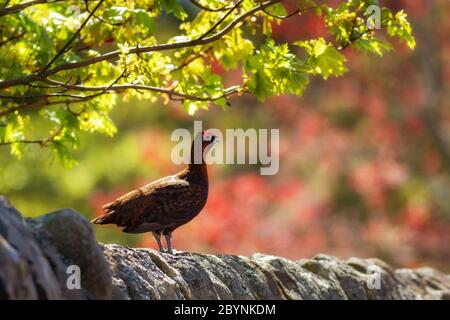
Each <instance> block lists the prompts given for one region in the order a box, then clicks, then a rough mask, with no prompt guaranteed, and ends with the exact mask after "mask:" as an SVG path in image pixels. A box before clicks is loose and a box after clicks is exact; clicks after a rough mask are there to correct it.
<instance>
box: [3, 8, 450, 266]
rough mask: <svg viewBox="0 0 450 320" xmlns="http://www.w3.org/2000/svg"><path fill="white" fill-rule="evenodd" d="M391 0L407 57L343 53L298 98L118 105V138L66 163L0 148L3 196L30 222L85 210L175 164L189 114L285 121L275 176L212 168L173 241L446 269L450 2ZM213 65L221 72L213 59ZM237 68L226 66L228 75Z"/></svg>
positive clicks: (314, 30)
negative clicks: (412, 45)
mask: <svg viewBox="0 0 450 320" xmlns="http://www.w3.org/2000/svg"><path fill="white" fill-rule="evenodd" d="M390 6H391V7H393V8H395V7H398V9H400V8H404V9H405V11H406V12H407V13H408V15H409V16H410V19H411V21H412V23H413V26H414V29H415V35H416V38H417V49H416V50H415V51H414V52H410V51H409V50H407V49H406V48H404V47H403V45H398V46H397V47H398V48H397V51H395V52H391V53H388V54H386V55H385V57H383V58H379V57H376V56H364V55H362V54H360V53H357V52H354V51H352V50H351V49H347V51H346V52H345V54H346V55H347V57H348V60H349V69H350V71H349V72H348V73H347V74H346V75H345V76H343V77H341V78H336V79H330V80H328V81H322V80H320V79H314V80H313V81H312V83H311V85H310V86H309V87H308V89H307V91H306V92H305V94H304V96H303V97H301V98H297V97H292V96H280V97H278V98H274V99H270V100H268V101H266V102H265V103H264V104H261V103H258V102H257V101H256V99H254V98H252V97H250V96H242V97H234V98H233V99H232V100H231V104H232V106H231V107H230V108H228V109H227V110H222V109H221V108H216V107H212V108H210V110H209V111H201V112H200V113H198V114H197V115H196V116H195V117H191V116H187V115H186V114H185V113H184V111H182V110H181V106H180V105H179V104H177V103H173V104H170V105H163V104H162V102H158V103H150V102H145V101H139V102H138V101H135V100H130V101H124V102H122V103H119V106H118V107H116V108H115V110H114V111H113V113H112V118H113V120H114V121H115V123H116V125H117V127H118V129H119V132H118V133H117V134H116V136H114V137H113V138H108V137H104V136H101V135H95V136H93V135H89V136H84V137H83V139H82V141H81V145H82V147H81V148H80V149H78V150H77V151H76V158H77V160H78V161H79V164H78V165H77V166H75V167H74V168H73V169H70V170H69V169H65V168H63V167H62V166H61V164H60V163H59V162H58V161H57V160H56V159H51V158H50V157H49V153H48V151H46V150H40V149H39V148H33V149H32V154H31V155H30V157H28V158H27V159H24V160H21V161H18V160H16V159H15V158H13V157H12V156H10V155H9V149H7V148H3V149H0V193H1V194H4V195H6V196H7V197H8V198H9V199H10V200H11V202H12V203H13V204H14V205H15V206H16V207H17V208H18V209H19V210H20V211H21V212H22V213H23V214H24V215H25V216H28V217H33V216H38V215H41V214H44V213H48V212H50V211H54V210H57V209H60V208H63V207H72V208H74V209H76V210H77V211H79V212H81V213H82V214H84V215H85V216H86V217H87V218H89V219H91V218H93V217H95V216H97V215H99V214H100V213H101V210H100V208H101V206H102V205H103V204H105V203H107V202H109V201H111V200H113V199H115V198H116V197H117V196H119V195H121V194H123V193H125V192H127V191H129V190H131V189H133V188H135V187H139V186H141V185H143V184H146V183H148V182H150V181H153V180H154V179H157V178H159V177H162V176H166V175H168V174H173V173H175V172H177V171H179V170H181V169H182V168H181V167H179V166H175V165H173V164H172V162H171V158H170V155H171V150H172V147H173V146H174V145H175V144H174V143H173V142H171V140H170V134H171V132H172V131H173V130H174V129H176V128H187V129H189V130H192V128H193V121H194V120H196V119H199V120H200V119H201V120H203V126H204V128H205V129H206V128H219V129H221V130H225V129H226V128H244V129H245V128H279V129H280V171H279V173H278V174H277V175H275V176H260V175H259V168H260V166H259V165H215V166H211V167H210V168H209V173H210V196H209V200H208V203H207V205H206V207H205V209H204V210H203V211H202V212H201V214H200V215H199V216H198V217H197V218H196V219H195V220H193V221H192V222H191V223H189V224H188V225H185V226H183V227H181V228H179V229H178V230H177V231H176V232H175V233H174V245H175V248H176V249H178V250H189V251H199V252H205V253H219V252H220V253H227V254H242V255H249V254H252V253H255V252H263V253H267V254H274V255H280V256H284V257H287V258H292V259H300V258H307V257H311V256H314V255H315V254H317V253H327V254H331V255H336V256H338V257H340V258H348V257H351V256H360V257H378V258H381V259H384V260H386V261H387V262H389V263H391V264H393V265H395V266H405V267H406V266H407V267H416V266H422V265H430V266H434V267H437V268H440V269H442V270H444V271H447V272H448V271H450V175H449V172H450V108H449V104H448V101H449V98H450V90H449V83H450V41H448V39H450V20H449V19H448V17H449V16H450V1H448V0H432V1H428V0H417V1H407V0H402V1H400V0H399V1H395V2H394V4H391V5H390ZM170 22H171V20H168V24H169V25H170ZM174 22H175V21H174ZM173 27H174V28H175V24H173ZM169 29H170V28H169ZM274 33H275V36H276V38H277V39H278V40H279V41H291V40H299V39H307V38H309V37H311V36H315V35H321V34H323V33H324V30H323V25H322V24H321V22H320V21H319V20H318V19H316V18H315V17H314V16H313V15H305V16H301V17H300V16H298V17H293V18H291V19H287V20H284V21H283V22H282V23H281V24H280V25H278V26H276V27H275V29H274ZM213 69H214V72H217V73H224V71H223V69H222V68H221V66H220V65H213ZM239 76H240V75H239V74H238V73H236V74H233V72H231V73H230V72H229V73H227V74H226V78H227V81H229V82H230V83H231V82H236V80H237V79H239ZM233 80H234V81H233ZM95 231H96V234H97V238H98V239H99V241H101V242H106V243H110V242H114V243H119V244H123V245H129V246H138V247H153V248H155V244H154V241H153V239H152V237H151V235H147V234H144V235H130V234H124V233H121V231H120V229H119V228H117V227H114V226H95Z"/></svg>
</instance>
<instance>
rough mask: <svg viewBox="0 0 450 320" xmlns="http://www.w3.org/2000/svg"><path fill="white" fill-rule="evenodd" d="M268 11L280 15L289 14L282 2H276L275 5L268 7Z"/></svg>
mask: <svg viewBox="0 0 450 320" xmlns="http://www.w3.org/2000/svg"><path fill="white" fill-rule="evenodd" d="M266 11H267V12H268V13H270V14H273V15H275V16H278V17H283V16H287V11H286V8H285V7H284V6H283V5H282V4H281V3H276V4H274V5H273V6H270V7H268V8H266Z"/></svg>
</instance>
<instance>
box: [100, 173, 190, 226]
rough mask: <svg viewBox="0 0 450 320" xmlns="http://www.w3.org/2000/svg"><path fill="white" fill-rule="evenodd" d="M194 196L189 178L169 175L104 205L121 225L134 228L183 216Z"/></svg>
mask: <svg viewBox="0 0 450 320" xmlns="http://www.w3.org/2000/svg"><path fill="white" fill-rule="evenodd" d="M195 198H196V195H195V194H194V193H193V192H192V190H191V187H190V185H189V183H188V182H187V181H186V180H184V179H180V178H178V177H177V176H169V177H166V178H162V179H159V180H156V181H154V182H152V183H150V184H148V185H146V186H144V187H141V188H139V189H136V190H133V191H131V192H129V193H126V194H124V195H123V196H121V197H119V198H118V199H116V200H115V201H113V202H111V203H109V204H106V205H105V206H104V209H105V211H106V212H107V214H112V215H115V223H116V224H117V225H119V226H125V227H128V228H129V229H132V228H134V227H137V226H139V225H141V224H143V223H147V224H149V223H151V224H153V225H155V227H157V226H158V225H159V226H164V225H168V224H171V223H174V222H176V221H178V220H182V219H183V212H184V211H185V210H186V207H189V206H191V205H192V202H193V201H195Z"/></svg>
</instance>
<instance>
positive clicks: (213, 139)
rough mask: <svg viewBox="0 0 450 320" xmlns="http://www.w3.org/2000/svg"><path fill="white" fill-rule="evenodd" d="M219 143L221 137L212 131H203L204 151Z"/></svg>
mask: <svg viewBox="0 0 450 320" xmlns="http://www.w3.org/2000/svg"><path fill="white" fill-rule="evenodd" d="M217 142H219V137H218V136H217V135H215V134H214V133H212V132H211V131H202V149H205V148H206V147H207V146H209V145H212V144H214V143H217Z"/></svg>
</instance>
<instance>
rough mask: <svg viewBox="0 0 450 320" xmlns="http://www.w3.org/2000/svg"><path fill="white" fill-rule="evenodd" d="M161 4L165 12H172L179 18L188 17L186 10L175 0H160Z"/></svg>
mask: <svg viewBox="0 0 450 320" xmlns="http://www.w3.org/2000/svg"><path fill="white" fill-rule="evenodd" d="M161 4H162V6H163V7H164V9H165V10H166V12H167V13H172V14H173V15H174V16H175V17H177V18H178V19H180V20H185V19H186V18H187V17H188V14H187V13H186V11H184V9H183V7H182V6H180V4H179V3H178V1H176V0H161Z"/></svg>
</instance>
